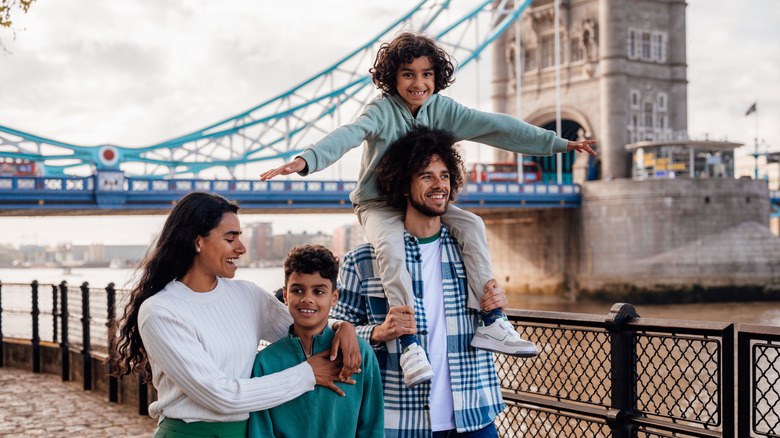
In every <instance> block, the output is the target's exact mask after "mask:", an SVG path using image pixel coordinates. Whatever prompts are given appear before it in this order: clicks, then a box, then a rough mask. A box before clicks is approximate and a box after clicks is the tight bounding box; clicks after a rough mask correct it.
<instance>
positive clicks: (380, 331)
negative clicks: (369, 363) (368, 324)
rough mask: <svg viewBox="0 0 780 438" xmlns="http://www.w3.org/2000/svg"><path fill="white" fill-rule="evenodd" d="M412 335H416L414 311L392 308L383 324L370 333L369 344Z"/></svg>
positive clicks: (409, 308)
mask: <svg viewBox="0 0 780 438" xmlns="http://www.w3.org/2000/svg"><path fill="white" fill-rule="evenodd" d="M414 334H417V324H416V323H415V322H414V309H412V307H411V306H394V307H391V308H390V310H389V311H388V312H387V318H385V322H383V323H382V324H380V325H378V326H376V327H374V330H373V331H372V332H371V343H372V344H379V343H382V342H387V341H392V340H393V339H396V338H398V337H399V336H401V335H414Z"/></svg>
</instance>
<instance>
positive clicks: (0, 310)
mask: <svg viewBox="0 0 780 438" xmlns="http://www.w3.org/2000/svg"><path fill="white" fill-rule="evenodd" d="M4 354H5V353H4V352H3V282H2V281H0V368H2V367H3V355H4Z"/></svg>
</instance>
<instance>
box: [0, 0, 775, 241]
mask: <svg viewBox="0 0 780 438" xmlns="http://www.w3.org/2000/svg"><path fill="white" fill-rule="evenodd" d="M418 2H419V0H398V1H396V2H391V3H389V2H380V1H376V0H367V1H350V0H331V1H328V2H322V1H315V0H299V1H296V2H273V3H266V2H242V1H238V0H229V1H226V2H219V3H217V2H208V1H205V0H193V1H189V2H179V1H175V0H159V1H155V2H138V1H129V0H113V1H111V2H94V1H88V0H70V1H68V2H56V1H50V2H46V1H38V2H35V3H34V4H33V5H32V7H31V8H30V11H29V12H28V13H27V14H21V13H17V14H16V16H15V17H14V23H15V24H16V27H17V28H19V29H20V30H19V31H17V35H16V39H15V40H14V39H13V38H12V36H11V33H10V32H8V31H6V30H0V35H2V38H3V43H4V44H5V45H6V47H7V48H8V49H9V50H10V51H11V52H12V54H10V55H0V63H2V67H0V125H3V126H7V127H11V128H14V129H19V130H23V131H27V132H30V133H33V134H37V135H40V136H43V137H47V138H51V139H55V140H60V141H65V142H70V143H74V144H80V145H98V144H104V143H113V144H118V145H123V146H142V145H147V144H152V143H156V142H160V141H162V140H165V139H169V138H172V137H177V136H179V135H182V134H184V133H187V132H190V131H193V130H195V129H199V128H202V127H203V126H206V125H208V124H211V123H212V122H215V121H217V120H221V119H224V118H226V117H228V116H231V115H234V114H236V113H239V112H240V111H243V110H245V109H247V108H250V107H252V106H254V105H256V104H258V103H260V102H262V101H264V100H266V99H268V98H270V97H273V96H276V95H277V94H279V93H281V92H282V91H285V90H287V89H289V88H290V87H291V86H293V85H295V84H297V83H300V82H301V81H303V80H305V79H307V78H309V77H310V76H311V75H313V74H314V73H316V72H319V71H320V70H322V69H323V68H324V67H326V66H328V65H330V64H332V63H333V62H334V61H335V60H337V59H338V58H341V57H343V56H345V55H346V54H347V53H349V52H351V51H352V50H354V49H355V48H357V47H358V46H359V45H361V44H362V43H364V42H365V41H367V40H369V39H370V38H372V37H373V36H375V35H376V34H377V33H378V32H379V29H380V28H383V27H385V26H386V25H387V24H388V23H389V22H390V21H391V20H393V19H395V18H397V17H400V16H401V15H402V14H403V13H404V12H405V11H407V10H409V9H411V7H412V6H413V5H415V4H417V3H418ZM455 3H456V6H457V7H459V8H463V7H464V6H465V5H472V4H474V3H472V2H465V1H461V2H455ZM301 10H303V11H306V13H305V14H301V13H300V12H299V11H301ZM779 22H780V1H777V0H750V1H748V2H735V1H728V0H688V8H687V42H688V44H687V56H688V80H689V88H688V128H689V129H688V131H689V134H690V135H691V136H692V137H694V138H704V137H705V135H706V136H708V137H709V138H710V139H723V138H727V139H728V140H731V141H738V142H743V143H746V144H747V145H748V147H747V148H743V150H742V151H741V152H739V153H740V154H744V153H746V152H752V151H753V137H754V136H755V135H756V132H755V130H756V123H755V122H756V118H755V117H756V114H754V115H752V116H750V117H745V111H746V110H747V109H748V107H749V106H750V105H751V104H753V103H754V102H756V101H757V102H758V113H757V117H758V129H759V137H760V141H762V142H763V144H764V146H762V147H769V148H770V149H772V150H775V151H777V150H780V124H778V123H777V121H778V120H780V44H778V43H777V42H778V41H780V28H778V26H777V23H779ZM488 51H489V50H488ZM490 75H491V72H490V55H489V53H488V54H487V55H486V56H484V57H483V59H482V62H481V63H480V64H479V65H478V66H476V65H475V66H470V67H469V68H468V69H466V70H464V71H462V72H460V73H458V75H457V79H458V80H457V82H456V84H455V86H454V87H452V89H451V90H447V94H449V95H450V96H453V97H454V98H456V99H457V100H459V101H461V102H462V103H464V104H466V105H469V106H473V107H477V108H480V109H483V110H491V108H492V104H491V102H490ZM477 79H479V83H478V82H477ZM745 149H747V150H745ZM469 154H470V156H467V160H468V161H482V160H487V159H489V158H488V157H489V156H490V155H489V154H491V152H490V151H489V150H487V151H485V150H483V149H478V150H477V151H476V152H469ZM475 154H476V156H475ZM356 159H357V155H354V154H353V157H352V158H351V160H353V161H352V162H351V163H354V162H355V160H356ZM344 163H345V164H344V165H343V166H333V167H334V170H333V172H330V174H327V172H323V178H328V177H333V176H334V175H337V174H338V175H339V176H340V175H341V172H342V171H344V176H343V177H344V178H345V179H346V178H350V172H353V173H354V170H352V169H353V168H354V167H355V166H354V165H350V164H347V163H350V162H348V161H345V162H344ZM278 164H280V163H279V162H274V163H268V167H271V166H273V165H278ZM351 177H352V178H354V177H355V176H351ZM339 216H340V217H336V216H332V215H318V216H303V217H301V216H296V215H285V216H273V215H264V216H259V217H258V218H257V219H255V218H253V217H251V218H250V217H248V215H247V216H243V217H242V221H243V223H249V222H256V221H272V222H273V223H274V232H276V233H282V232H287V231H292V232H301V231H303V230H304V229H305V230H307V231H309V232H316V231H323V232H327V233H330V232H332V228H334V227H336V226H340V225H343V224H347V223H353V222H354V216H352V215H350V214H344V215H339ZM163 221H164V216H142V217H136V216H130V217H118V216H107V217H103V218H93V217H80V218H73V217H58V218H29V219H24V218H7V217H0V242H4V243H14V244H19V243H20V242H22V241H26V242H35V241H38V242H39V243H41V242H46V243H57V242H58V241H73V242H85V243H88V242H100V241H105V242H107V243H132V244H136V243H148V242H150V241H151V238H152V236H153V235H154V234H155V233H157V232H158V231H159V229H160V227H161V226H162V222H163Z"/></svg>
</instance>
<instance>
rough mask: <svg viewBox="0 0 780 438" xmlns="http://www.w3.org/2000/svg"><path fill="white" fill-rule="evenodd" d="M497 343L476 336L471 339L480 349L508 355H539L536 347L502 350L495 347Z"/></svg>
mask: <svg viewBox="0 0 780 438" xmlns="http://www.w3.org/2000/svg"><path fill="white" fill-rule="evenodd" d="M494 345H495V344H494V343H492V342H490V341H483V340H482V339H481V338H476V337H475V338H474V339H472V340H471V346H472V347H474V348H479V349H480V350H485V351H490V352H492V353H499V354H506V355H508V356H515V357H536V356H538V355H539V350H537V349H536V347H534V348H533V350H532V349H530V348H509V349H507V350H501V349H497V348H494V347H493V346H494Z"/></svg>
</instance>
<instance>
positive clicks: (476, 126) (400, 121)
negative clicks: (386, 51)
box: [300, 94, 568, 205]
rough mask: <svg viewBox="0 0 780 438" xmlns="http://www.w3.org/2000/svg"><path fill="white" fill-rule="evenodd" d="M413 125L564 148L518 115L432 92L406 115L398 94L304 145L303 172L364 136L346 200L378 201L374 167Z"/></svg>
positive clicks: (521, 145)
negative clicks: (355, 176) (357, 170)
mask: <svg viewBox="0 0 780 438" xmlns="http://www.w3.org/2000/svg"><path fill="white" fill-rule="evenodd" d="M414 126H427V127H429V128H436V129H443V130H445V131H450V132H452V133H453V134H454V135H455V138H456V139H457V140H458V141H460V140H471V141H475V142H478V143H484V144H487V145H490V146H495V147H497V148H500V149H505V150H507V151H511V152H520V153H523V154H528V155H545V156H546V155H552V154H556V153H561V152H566V148H567V146H568V141H567V140H564V139H562V138H559V137H556V136H555V132H553V131H547V130H544V129H541V128H539V127H536V126H533V125H529V124H528V123H525V122H523V121H522V120H520V119H516V118H514V117H512V116H509V115H506V114H500V113H487V112H483V111H477V110H475V109H471V108H467V107H465V106H463V105H461V104H459V103H458V102H456V101H454V100H453V99H450V98H449V97H445V96H442V95H440V94H434V95H432V96H431V97H429V98H428V100H426V101H425V103H424V104H423V105H422V106H421V107H420V110H419V111H418V112H417V117H412V112H411V111H409V108H407V106H406V104H405V103H404V101H403V99H401V97H400V96H398V95H380V96H378V97H376V98H375V99H374V100H372V101H371V102H369V103H368V105H366V108H365V109H364V110H363V112H362V113H361V114H360V116H358V118H357V119H356V120H355V121H354V122H353V123H350V124H348V125H344V126H341V127H339V128H337V129H336V130H334V131H333V132H331V133H330V134H328V135H326V136H325V137H324V138H323V139H322V140H320V141H318V142H317V143H315V144H314V145H312V146H310V147H308V148H306V150H304V151H303V153H302V154H301V155H300V156H301V157H302V158H303V159H304V160H306V164H307V165H308V169H307V170H306V171H304V172H301V173H300V174H301V175H302V176H305V175H307V174H309V173H314V172H317V171H319V170H322V169H325V168H326V167H328V166H330V165H331V164H333V163H334V162H336V160H338V159H339V158H341V157H342V156H343V155H344V154H345V153H347V152H348V151H349V150H350V149H353V148H356V147H358V146H360V145H361V144H362V143H363V141H364V140H365V141H366V143H367V146H366V147H365V148H364V149H363V157H362V159H361V162H360V174H359V176H358V184H357V187H356V188H355V190H354V191H353V192H352V193H351V194H350V196H349V198H350V200H351V201H352V203H353V204H358V205H360V204H364V203H366V202H371V201H376V200H378V196H379V195H378V194H377V188H376V176H375V173H374V168H376V166H377V164H378V163H379V160H380V159H381V158H382V155H384V153H385V150H387V147H388V146H389V145H390V144H391V143H392V142H394V141H395V140H398V139H399V138H401V137H402V136H403V135H404V134H406V133H407V132H409V130H411V129H412V127H414Z"/></svg>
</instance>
